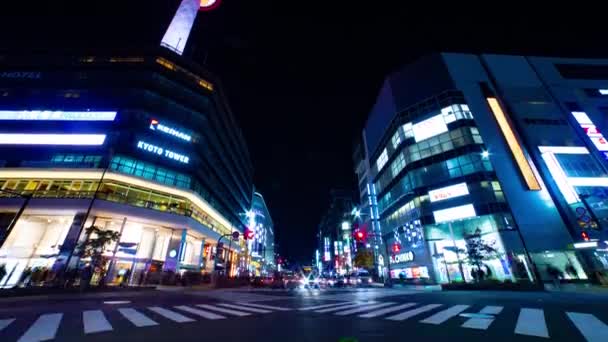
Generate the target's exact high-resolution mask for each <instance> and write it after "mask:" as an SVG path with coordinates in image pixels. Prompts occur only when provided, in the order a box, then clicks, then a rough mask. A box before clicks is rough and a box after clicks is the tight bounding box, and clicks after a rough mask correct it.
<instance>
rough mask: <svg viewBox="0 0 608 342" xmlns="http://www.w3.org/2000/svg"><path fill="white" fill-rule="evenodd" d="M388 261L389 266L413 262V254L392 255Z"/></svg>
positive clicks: (410, 252) (408, 252) (409, 252)
mask: <svg viewBox="0 0 608 342" xmlns="http://www.w3.org/2000/svg"><path fill="white" fill-rule="evenodd" d="M389 261H390V263H391V264H397V263H401V262H410V261H414V252H412V251H407V252H405V253H401V254H397V255H392V256H391V259H390V260H389Z"/></svg>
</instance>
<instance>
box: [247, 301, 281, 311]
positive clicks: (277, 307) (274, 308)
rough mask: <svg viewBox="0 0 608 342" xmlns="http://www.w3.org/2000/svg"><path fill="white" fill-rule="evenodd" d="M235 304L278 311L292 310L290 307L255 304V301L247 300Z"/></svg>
mask: <svg viewBox="0 0 608 342" xmlns="http://www.w3.org/2000/svg"><path fill="white" fill-rule="evenodd" d="M235 304H240V305H246V306H253V307H254V308H261V309H268V310H278V311H290V310H291V309H290V308H283V307H280V306H272V305H263V304H255V303H245V302H237V303H235Z"/></svg>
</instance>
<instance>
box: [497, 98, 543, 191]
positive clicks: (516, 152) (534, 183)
mask: <svg viewBox="0 0 608 342" xmlns="http://www.w3.org/2000/svg"><path fill="white" fill-rule="evenodd" d="M486 100H487V101H488V104H489V105H490V108H491V109H492V113H494V117H495V118H496V122H498V126H499V127H500V130H501V131H502V134H503V136H504V137H505V139H506V140H507V145H509V148H510V149H511V153H512V154H513V157H514V158H515V162H516V163H517V166H518V167H519V171H520V172H521V174H522V176H523V177H524V180H525V181H526V185H527V186H528V189H530V190H541V186H540V183H539V182H538V179H537V178H536V175H535V174H534V171H533V170H532V167H531V166H530V163H529V162H528V159H526V156H525V155H524V151H523V149H522V148H521V145H520V143H519V141H518V140H517V137H516V136H515V133H514V132H513V128H512V127H511V124H510V123H509V120H507V117H506V115H505V113H504V112H503V111H502V108H501V107H500V104H499V103H498V100H496V98H494V97H488V98H487V99H486Z"/></svg>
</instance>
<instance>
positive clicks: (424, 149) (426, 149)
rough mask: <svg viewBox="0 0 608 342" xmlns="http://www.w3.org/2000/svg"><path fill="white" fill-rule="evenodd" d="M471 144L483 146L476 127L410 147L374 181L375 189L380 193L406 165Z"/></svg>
mask: <svg viewBox="0 0 608 342" xmlns="http://www.w3.org/2000/svg"><path fill="white" fill-rule="evenodd" d="M471 144H483V141H482V139H481V136H480V135H479V131H478V130H477V128H476V127H460V128H457V129H454V130H452V131H450V132H446V133H442V134H440V135H438V136H435V137H433V138H430V139H427V140H424V141H421V142H419V143H417V144H413V145H410V146H408V147H406V148H404V149H403V151H401V152H399V155H398V156H397V157H396V159H395V160H394V161H393V163H392V164H391V172H384V173H383V174H382V175H381V176H380V178H379V179H378V180H377V181H376V189H377V190H378V192H381V191H382V189H384V187H385V186H386V185H387V184H389V183H390V182H391V181H392V180H393V179H394V178H395V177H397V175H398V174H399V173H400V172H401V171H402V170H403V169H404V168H405V165H407V164H410V163H412V162H415V161H418V160H422V159H426V158H429V157H431V156H434V155H438V154H441V153H444V152H447V151H450V150H453V149H456V148H459V147H462V146H466V145H471Z"/></svg>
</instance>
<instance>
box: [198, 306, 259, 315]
mask: <svg viewBox="0 0 608 342" xmlns="http://www.w3.org/2000/svg"><path fill="white" fill-rule="evenodd" d="M197 306H198V307H201V308H204V309H209V310H211V311H218V312H223V313H227V314H231V315H235V316H239V317H242V316H249V315H251V314H250V313H249V312H243V311H236V310H230V309H226V308H218V307H217V306H213V305H207V304H198V305H197Z"/></svg>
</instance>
